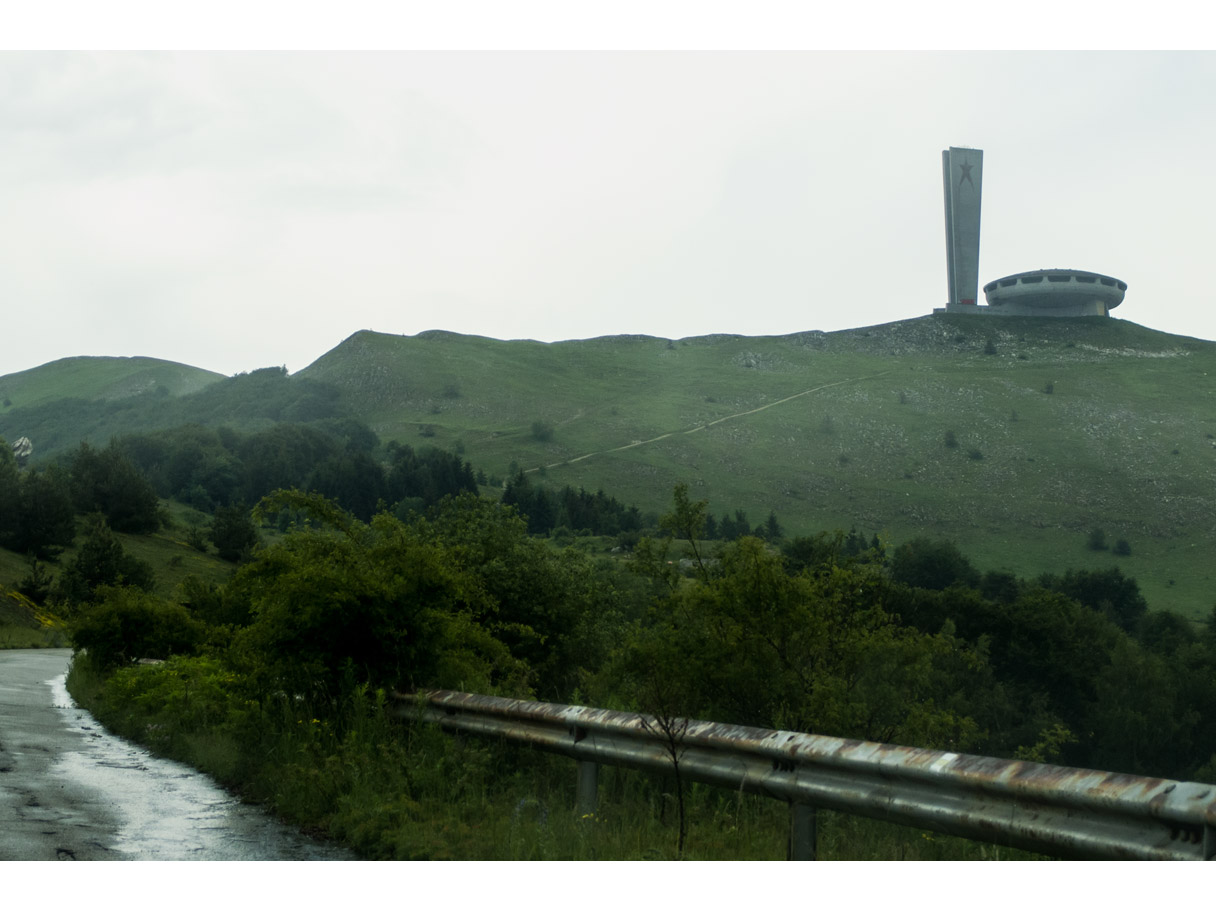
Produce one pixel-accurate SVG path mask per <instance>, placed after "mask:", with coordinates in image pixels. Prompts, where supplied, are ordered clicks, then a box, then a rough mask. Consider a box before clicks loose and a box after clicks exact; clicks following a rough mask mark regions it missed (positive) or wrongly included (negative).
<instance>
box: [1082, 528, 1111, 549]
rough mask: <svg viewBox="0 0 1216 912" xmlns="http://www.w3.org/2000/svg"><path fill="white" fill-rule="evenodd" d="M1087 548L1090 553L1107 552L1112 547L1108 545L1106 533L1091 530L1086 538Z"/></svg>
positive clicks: (1100, 530)
mask: <svg viewBox="0 0 1216 912" xmlns="http://www.w3.org/2000/svg"><path fill="white" fill-rule="evenodd" d="M1085 547H1087V548H1088V549H1089V550H1090V551H1105V550H1106V549H1107V548H1108V547H1110V546H1109V545H1107V544H1106V532H1104V531H1103V530H1102V529H1091V530H1090V532H1089V535H1088V536H1086V538H1085Z"/></svg>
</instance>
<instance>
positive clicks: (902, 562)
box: [891, 538, 980, 589]
mask: <svg viewBox="0 0 1216 912" xmlns="http://www.w3.org/2000/svg"><path fill="white" fill-rule="evenodd" d="M891 578H892V579H893V580H895V581H896V582H900V583H903V584H905V585H907V586H913V587H916V588H920V589H946V588H949V587H950V586H968V587H970V588H975V587H976V586H978V585H979V582H980V574H979V572H978V571H977V570H976V569H975V567H974V566H972V564H971V561H969V560H968V559H967V558H966V557H965V556H964V555H963V553H962V552H961V551H959V549H958V546H957V545H955V544H954V542H950V541H933V540H931V539H928V538H916V539H913V540H912V541H910V542H906V543H904V544H902V545H900V546H899V547H898V548H896V549H895V551H894V552H893V553H892V555H891Z"/></svg>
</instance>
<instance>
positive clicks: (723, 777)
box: [395, 691, 1216, 861]
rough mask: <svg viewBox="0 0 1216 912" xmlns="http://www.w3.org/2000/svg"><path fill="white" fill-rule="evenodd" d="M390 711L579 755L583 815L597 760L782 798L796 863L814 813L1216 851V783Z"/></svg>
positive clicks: (575, 718) (429, 704) (623, 726)
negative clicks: (822, 810) (676, 768)
mask: <svg viewBox="0 0 1216 912" xmlns="http://www.w3.org/2000/svg"><path fill="white" fill-rule="evenodd" d="M395 712H396V714H397V715H399V716H401V717H403V718H409V719H420V720H423V721H429V722H436V723H438V724H439V725H440V726H441V727H443V728H444V729H446V730H449V731H458V732H468V733H473V734H479V735H487V736H496V737H501V738H505V739H507V740H510V741H515V742H519V743H524V744H530V745H532V746H533V747H537V748H540V749H541V750H547V751H552V752H555V753H559V754H564V755H566V756H569V757H573V758H575V759H576V760H578V761H580V762H579V770H578V804H579V811H580V813H590V812H592V811H594V810H595V801H596V795H595V793H596V778H597V770H598V765H599V764H609V765H613V766H627V767H633V768H637V769H643V770H649V771H653V772H671V771H672V764H673V760H672V753H673V751H674V753H675V756H676V757H677V758H678V760H679V770H680V775H681V776H682V777H684V778H685V779H687V780H690V781H697V782H704V783H708V784H710V785H716V786H720V787H722V788H729V789H736V790H740V791H744V792H750V793H754V794H759V795H766V796H768V797H770V798H776V799H779V800H783V801H786V802H788V803H789V804H790V856H791V858H794V859H813V858H814V857H815V809H816V808H830V809H832V810H837V811H843V812H846V813H850V814H857V815H860V816H864V817H874V818H878V819H880V820H887V821H891V822H893V823H900V824H905V825H908V826H914V827H918V828H921V829H926V830H932V831H934V832H938V833H948V834H951V835H955V836H964V837H967V838H969V839H976V840H979V841H982V842H989V843H995V844H998V845H1006V846H1012V847H1015V848H1021V849H1028V850H1030V851H1034V852H1042V853H1044V854H1048V855H1055V856H1061V857H1069V858H1097V859H1146V860H1196V861H1197V860H1211V859H1212V858H1213V857H1214V856H1216V785H1205V784H1202V783H1196V782H1177V781H1174V780H1170V779H1154V778H1148V777H1142V776H1130V775H1124V774H1122V773H1107V772H1101V771H1097V770H1086V769H1075V768H1071V767H1063V766H1051V765H1048V764H1044V763H1030V762H1027V761H1017V760H1000V759H997V758H994V757H978V756H972V755H968V754H956V753H950V752H946V751H935V750H925V749H922V748H914V747H899V746H897V745H892V744H878V743H874V742H869V741H855V740H850V739H847V738H833V737H827V736H824V735H809V734H801V733H798V732H788V731H773V730H769V729H761V728H751V727H748V726H742V725H723V724H719V723H716V722H700V721H695V720H674V721H675V723H676V724H675V725H674V726H673V725H670V724H669V725H668V731H670V732H672V733H673V734H672V735H671V736H670V737H665V736H664V734H663V731H662V726H660V725H658V724H656V723H657V721H658V720H656V719H655V717H653V716H644V715H639V714H637V713H627V712H617V711H614V710H607V709H595V708H589V707H585V706H565V705H562V704H558V703H535V702H529V701H526V700H509V699H504V698H501V697H488V696H483V695H480V694H468V693H456V692H454V691H429V692H426V693H421V694H415V695H412V696H406V695H398V700H397V703H396V708H395ZM667 721H669V722H670V721H672V720H667Z"/></svg>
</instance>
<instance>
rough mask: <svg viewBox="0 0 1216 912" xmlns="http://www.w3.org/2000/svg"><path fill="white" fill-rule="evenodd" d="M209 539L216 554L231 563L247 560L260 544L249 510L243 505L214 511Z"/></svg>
mask: <svg viewBox="0 0 1216 912" xmlns="http://www.w3.org/2000/svg"><path fill="white" fill-rule="evenodd" d="M209 537H210V540H211V544H213V545H215V551H216V553H217V554H218V555H219V556H220V557H221V558H222V559H223V560H226V561H230V562H232V563H236V562H237V561H241V560H246V559H248V558H249V556H250V555H251V554H253V551H254V549H255V548H257V546H258V544H259V543H260V542H261V538H260V537H259V536H258V530H257V526H255V525H254V524H253V520H252V519H251V518H250V516H249V508H248V507H246V506H245V505H244V504H243V503H235V504H232V505H231V506H228V507H219V508H218V509H216V511H215V517H214V518H213V519H212V520H211V529H210V534H209Z"/></svg>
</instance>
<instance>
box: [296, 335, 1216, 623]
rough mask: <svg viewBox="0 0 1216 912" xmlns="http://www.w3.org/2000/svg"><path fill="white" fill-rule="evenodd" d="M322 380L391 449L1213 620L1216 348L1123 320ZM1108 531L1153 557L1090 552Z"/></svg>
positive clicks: (428, 358) (513, 357) (510, 348)
mask: <svg viewBox="0 0 1216 912" xmlns="http://www.w3.org/2000/svg"><path fill="white" fill-rule="evenodd" d="M989 342H991V343H992V345H991V346H988V344H987V343H989ZM986 349H988V350H989V351H991V350H993V349H994V350H995V353H992V354H989V353H986ZM300 376H303V377H309V378H312V379H315V380H319V381H323V382H325V383H328V384H332V385H335V386H337V387H338V388H340V389H341V390H342V391H343V394H344V404H345V406H346V408H347V409H348V410H349V411H350V412H352V413H353V414H356V415H358V416H359V417H360V418H362V419H363V420H365V421H368V422H369V423H370V424H371V425H372V427H373V429H374V430H376V432H377V433H378V434H380V436H381V437H382V438H385V439H392V438H396V439H400V440H402V441H403V442H408V443H411V444H415V445H417V444H418V443H424V442H431V443H435V444H437V445H440V446H447V447H451V446H456V445H460V446H461V447H463V451H464V454H465V456H466V458H468V459H470V460H471V461H472V462H473V463H474V464H475V465H477V466H478V467H481V468H484V469H485V470H486V471H487V472H490V473H497V474H499V475H502V476H506V475H507V474H508V472H509V470H510V467H511V465H512V464H516V465H518V466H520V467H522V468H525V469H529V470H534V471H535V472H536V473H537V474H538V475H541V476H543V477H544V479H545V480H546V481H547V482H548V483H550V484H553V485H558V486H560V485H564V484H571V485H575V486H579V485H582V486H584V487H586V488H588V489H592V490H594V489H596V488H599V487H603V488H604V489H605V490H607V491H609V492H611V493H613V494H615V495H616V496H618V497H622V498H624V499H626V500H628V501H630V502H635V503H638V504H639V505H640V506H642V507H643V508H646V509H661V508H662V507H664V506H665V505H666V504H667V503H668V501H669V498H670V493H671V489H672V486H673V485H674V484H675V483H676V482H679V481H685V482H688V483H689V485H690V487H691V492H692V493H693V494H694V496H696V497H699V498H706V499H708V500H709V501H710V508H711V510H713V511H715V512H716V513H718V514H719V515H720V514H721V513H722V512H724V511H726V510H727V509H731V510H733V509H735V508H742V509H744V510H746V511H747V513H748V516H749V518H750V519H751V521H752V522H753V523H754V524H755V523H759V522H761V521H762V520H763V519H764V518H765V517H766V516H767V515H768V512H769V511H770V510H775V511H776V513H777V515H778V517H779V518H780V520H781V522H782V524H783V525H784V526H785V528H786V531H787V533H793V534H802V533H809V532H812V531H815V530H818V529H822V528H834V527H842V528H845V529H847V528H849V527H852V526H856V527H857V528H859V529H861V530H863V531H865V532H867V533H868V532H872V531H879V532H880V533H881V534H884V535H885V536H886V537H888V538H889V539H891V540H893V541H895V542H899V541H902V540H905V539H907V538H910V537H913V536H915V535H919V534H929V535H935V536H946V537H950V538H953V539H955V540H956V541H958V542H959V544H960V545H961V546H962V547H963V549H964V550H965V551H966V552H967V553H968V554H969V555H970V556H971V557H972V559H973V560H974V561H975V562H976V563H977V564H978V565H979V566H980V567H981V568H985V569H988V568H992V569H1008V570H1011V571H1014V572H1016V573H1019V574H1022V575H1036V574H1038V573H1041V572H1045V571H1050V572H1060V571H1062V570H1064V569H1066V568H1068V567H1082V566H1088V567H1106V566H1110V565H1111V564H1117V565H1118V566H1119V567H1121V568H1122V569H1123V570H1124V572H1125V573H1129V574H1132V575H1134V576H1136V577H1137V578H1138V579H1139V580H1140V582H1141V585H1142V587H1143V589H1144V590H1145V593H1146V595H1147V596H1148V598H1149V600H1150V604H1151V605H1152V606H1153V607H1156V608H1170V609H1171V610H1176V611H1180V612H1182V613H1184V614H1187V615H1190V616H1192V617H1199V616H1205V615H1206V614H1207V612H1208V611H1209V610H1210V608H1211V606H1212V603H1213V601H1214V600H1216V585H1214V584H1213V580H1212V578H1211V573H1210V571H1209V569H1208V567H1207V563H1208V561H1207V554H1208V553H1209V552H1210V549H1211V547H1212V545H1213V544H1214V543H1216V487H1214V486H1213V481H1214V480H1216V413H1214V412H1213V409H1212V405H1213V397H1214V395H1216V387H1214V384H1213V379H1214V378H1216V344H1214V343H1210V342H1204V341H1200V340H1196V339H1190V338H1185V337H1179V336H1172V335H1169V334H1165V333H1160V332H1156V331H1154V330H1150V329H1146V328H1144V327H1141V326H1138V325H1136V324H1133V323H1129V322H1127V321H1123V320H1094V319H1072V320H1062V319H1034V318H1020V319H1000V320H998V319H994V318H986V317H981V316H975V317H972V316H955V315H935V316H931V317H921V318H918V319H914V320H907V321H902V322H898V323H892V324H887V325H883V326H875V327H869V328H863V329H857V330H849V331H846V332H838V333H820V332H810V333H800V334H795V335H790V336H780V337H764V338H756V337H740V336H707V337H696V338H688V339H681V340H678V341H669V340H665V339H654V338H649V337H644V336H623V337H606V338H600V339H591V340H584V341H572V342H561V343H553V344H544V343H537V342H500V341H495V340H491V339H485V338H480V337H469V336H459V335H455V334H451V333H439V332H432V333H423V334H421V335H418V336H414V337H398V336H388V335H381V334H375V333H370V332H362V333H358V334H356V335H355V336H352V337H351V338H350V339H348V340H346V341H345V342H344V343H342V344H341V345H340V346H338V347H337V348H336V349H334V350H333V351H332V352H330V353H329V354H327V355H325V356H324V357H322V358H321V359H320V360H318V361H317V362H316V363H315V364H313V365H311V366H309V367H308V368H306V369H305V370H304V371H302V372H301V374H300ZM1047 390H1051V392H1047ZM947 432H953V439H954V441H955V442H956V443H957V446H954V447H951V446H948V445H947ZM534 477H536V476H534ZM1094 528H1101V529H1103V530H1104V531H1105V532H1106V535H1107V539H1108V541H1109V542H1111V543H1112V544H1113V543H1114V542H1115V541H1116V540H1117V539H1119V538H1123V539H1126V540H1127V541H1128V542H1129V543H1130V545H1131V548H1132V554H1131V555H1130V556H1126V557H1116V556H1114V555H1112V554H1111V553H1110V552H1109V551H1106V552H1095V551H1091V550H1089V549H1087V547H1086V537H1087V534H1088V533H1089V531H1090V530H1092V529H1094Z"/></svg>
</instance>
